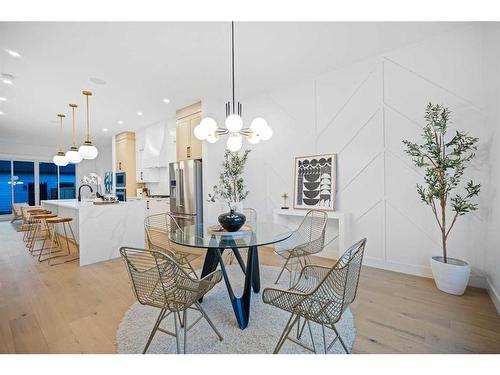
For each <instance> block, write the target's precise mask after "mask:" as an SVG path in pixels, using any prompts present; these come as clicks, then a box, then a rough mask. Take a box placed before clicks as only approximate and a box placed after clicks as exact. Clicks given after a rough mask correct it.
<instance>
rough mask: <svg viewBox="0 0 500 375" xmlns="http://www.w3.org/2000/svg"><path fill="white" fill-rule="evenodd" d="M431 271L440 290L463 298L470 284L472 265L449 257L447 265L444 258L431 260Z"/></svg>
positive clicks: (438, 257)
mask: <svg viewBox="0 0 500 375" xmlns="http://www.w3.org/2000/svg"><path fill="white" fill-rule="evenodd" d="M431 270H432V275H433V276H434V281H435V282H436V286H437V288H438V289H439V290H442V291H443V292H446V293H450V294H456V295H458V296H461V295H462V294H464V292H465V288H466V287H467V284H468V282H469V276H470V265H469V264H468V263H467V262H464V261H463V260H460V259H455V258H450V257H448V263H445V262H444V260H443V257H442V256H435V257H432V258H431Z"/></svg>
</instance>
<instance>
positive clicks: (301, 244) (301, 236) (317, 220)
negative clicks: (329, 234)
mask: <svg viewBox="0 0 500 375" xmlns="http://www.w3.org/2000/svg"><path fill="white" fill-rule="evenodd" d="M327 219H328V215H327V214H326V212H324V211H319V210H310V211H309V212H308V213H307V214H306V216H305V217H304V219H303V220H302V222H301V223H300V225H299V227H298V228H297V229H296V230H295V231H293V232H292V235H291V236H290V237H289V238H287V239H286V240H285V241H281V242H278V243H277V244H275V246H274V252H275V253H276V254H278V255H279V256H280V257H282V258H284V259H285V264H284V265H283V267H282V268H281V271H280V273H279V275H278V278H277V279H276V281H275V282H274V283H275V284H278V282H279V280H280V278H281V275H282V274H283V272H284V271H285V270H287V271H288V273H289V276H290V278H289V283H288V286H289V287H291V286H292V284H293V282H294V281H295V276H296V274H297V273H298V272H299V271H300V270H301V269H302V268H303V267H304V266H305V265H307V264H310V263H311V259H310V258H309V256H310V255H312V254H317V253H319V252H320V251H321V250H323V247H324V245H325V231H326V221H327Z"/></svg>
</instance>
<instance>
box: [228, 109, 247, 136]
mask: <svg viewBox="0 0 500 375" xmlns="http://www.w3.org/2000/svg"><path fill="white" fill-rule="evenodd" d="M226 128H227V130H229V131H230V132H231V133H237V132H239V131H240V130H241V129H242V128H243V120H242V119H241V117H240V116H238V115H237V114H236V113H233V114H232V115H229V116H227V118H226Z"/></svg>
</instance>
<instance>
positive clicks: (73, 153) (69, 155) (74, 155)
mask: <svg viewBox="0 0 500 375" xmlns="http://www.w3.org/2000/svg"><path fill="white" fill-rule="evenodd" d="M69 107H70V108H71V111H72V113H73V133H72V134H73V136H72V137H73V138H72V139H73V145H72V146H71V148H70V149H69V151H68V152H66V159H68V162H70V163H71V164H78V163H80V162H81V161H82V159H83V158H82V155H80V153H79V152H78V147H76V143H75V108H78V106H77V105H76V104H70V105H69Z"/></svg>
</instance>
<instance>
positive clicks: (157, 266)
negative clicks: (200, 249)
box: [120, 247, 222, 354]
mask: <svg viewBox="0 0 500 375" xmlns="http://www.w3.org/2000/svg"><path fill="white" fill-rule="evenodd" d="M120 254H121V256H122V257H123V259H124V260H125V264H126V266H127V271H128V275H129V277H130V281H131V284H132V289H133V291H134V294H135V296H136V298H137V301H139V303H141V304H143V305H148V306H152V307H156V308H159V309H160V313H159V315H158V318H157V319H156V322H155V324H154V326H153V329H152V331H151V334H150V335H149V339H148V341H147V343H146V346H145V347H144V350H143V352H142V353H143V354H144V353H146V351H147V350H148V348H149V345H150V344H151V341H152V340H153V338H154V336H155V334H156V332H157V331H160V332H163V333H166V334H167V335H170V336H173V337H175V341H176V346H177V354H180V353H181V334H180V330H181V328H182V330H183V334H182V353H184V354H186V351H187V337H188V335H187V334H188V332H189V330H190V329H191V328H193V327H194V325H195V324H196V323H198V322H199V321H200V320H201V319H202V318H205V320H206V321H207V322H208V324H209V325H210V327H211V328H212V329H213V330H214V332H215V333H216V335H217V336H218V338H219V340H220V341H222V336H221V334H220V333H219V331H218V330H217V328H215V326H214V324H213V323H212V321H211V320H210V318H209V317H208V315H207V313H206V311H205V310H204V309H203V307H201V305H200V304H199V303H198V300H199V299H200V298H202V297H203V296H204V295H205V294H206V293H207V292H208V291H210V290H211V289H212V288H213V287H214V286H215V285H216V284H217V283H218V282H220V281H221V280H222V272H221V271H220V270H216V271H214V272H212V273H210V274H208V275H207V276H205V277H204V278H202V279H198V278H192V277H191V276H189V275H188V273H187V272H186V271H184V269H183V268H182V267H181V265H179V264H178V263H177V262H176V261H175V260H174V258H173V257H172V254H170V255H167V253H164V252H160V251H156V250H147V249H137V248H131V247H121V248H120ZM188 310H195V311H197V312H198V313H199V314H200V316H198V317H197V319H195V320H194V321H192V322H189V324H188ZM181 313H182V319H181ZM170 315H173V316H174V327H175V332H171V331H168V330H166V329H164V328H161V327H160V324H161V323H162V321H163V320H164V319H165V318H167V317H168V316H170Z"/></svg>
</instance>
